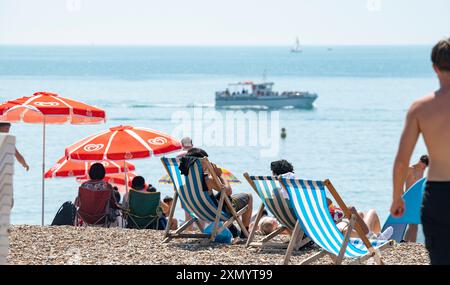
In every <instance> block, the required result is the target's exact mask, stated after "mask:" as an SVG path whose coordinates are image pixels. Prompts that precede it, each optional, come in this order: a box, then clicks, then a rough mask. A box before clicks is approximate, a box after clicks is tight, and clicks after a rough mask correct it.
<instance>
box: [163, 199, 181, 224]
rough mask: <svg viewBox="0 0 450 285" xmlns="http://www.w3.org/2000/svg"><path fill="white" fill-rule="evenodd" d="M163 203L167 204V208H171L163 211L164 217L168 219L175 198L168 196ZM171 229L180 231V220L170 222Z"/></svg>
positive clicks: (173, 219) (174, 219)
mask: <svg viewBox="0 0 450 285" xmlns="http://www.w3.org/2000/svg"><path fill="white" fill-rule="evenodd" d="M163 202H164V203H166V204H167V206H168V207H169V208H168V209H166V210H165V211H163V215H164V216H165V217H166V218H167V217H168V216H169V212H170V208H172V203H173V198H172V197H170V196H166V197H164V199H163ZM170 229H171V230H176V229H178V220H177V219H176V218H172V219H171V220H170Z"/></svg>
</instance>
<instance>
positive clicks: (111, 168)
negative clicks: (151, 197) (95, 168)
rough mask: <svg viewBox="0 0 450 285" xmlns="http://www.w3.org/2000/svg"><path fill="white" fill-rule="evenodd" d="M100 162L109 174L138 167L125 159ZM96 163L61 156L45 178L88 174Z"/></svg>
mask: <svg viewBox="0 0 450 285" xmlns="http://www.w3.org/2000/svg"><path fill="white" fill-rule="evenodd" d="M99 162H100V163H101V164H103V166H104V167H105V170H106V173H107V174H113V173H121V172H126V171H134V170H135V169H136V167H135V166H134V165H133V164H131V163H129V162H124V161H111V160H103V161H99ZM94 163H95V162H94V161H89V162H88V161H80V160H68V159H66V157H61V158H60V159H59V160H58V162H56V164H55V165H54V166H53V167H52V168H50V169H49V170H47V172H46V173H45V178H55V177H71V176H86V175H88V174H89V168H90V167H91V165H92V164H94Z"/></svg>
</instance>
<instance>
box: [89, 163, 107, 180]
mask: <svg viewBox="0 0 450 285" xmlns="http://www.w3.org/2000/svg"><path fill="white" fill-rule="evenodd" d="M105 174H106V170H105V167H104V166H103V164H101V163H99V162H96V163H94V164H92V165H91V168H89V178H91V179H92V180H102V179H103V178H105Z"/></svg>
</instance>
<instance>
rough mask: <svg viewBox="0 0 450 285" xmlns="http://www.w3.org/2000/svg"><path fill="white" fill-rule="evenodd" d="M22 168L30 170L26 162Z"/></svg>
mask: <svg viewBox="0 0 450 285" xmlns="http://www.w3.org/2000/svg"><path fill="white" fill-rule="evenodd" d="M22 166H23V168H25V170H26V171H28V170H30V167H29V166H28V164H27V163H26V162H24V163H23V164H22Z"/></svg>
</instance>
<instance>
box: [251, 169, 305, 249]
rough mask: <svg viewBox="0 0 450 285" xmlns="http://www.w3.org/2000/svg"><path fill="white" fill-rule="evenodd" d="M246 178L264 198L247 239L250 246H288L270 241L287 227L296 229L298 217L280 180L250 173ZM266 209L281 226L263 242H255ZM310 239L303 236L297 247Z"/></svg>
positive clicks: (291, 229)
mask: <svg viewBox="0 0 450 285" xmlns="http://www.w3.org/2000/svg"><path fill="white" fill-rule="evenodd" d="M244 177H245V179H247V181H248V183H249V184H250V186H251V187H252V189H253V190H254V191H255V192H256V194H258V196H259V197H260V199H261V200H262V203H261V206H260V207H259V210H258V213H257V215H256V219H255V222H254V224H255V226H254V227H253V229H252V231H251V232H250V235H249V238H248V240H247V247H248V246H261V247H262V246H267V245H270V246H272V247H286V246H285V245H284V244H279V243H278V244H274V243H270V244H269V243H268V242H269V241H270V240H272V239H273V238H274V237H276V236H278V235H279V234H281V233H282V232H283V231H285V230H286V229H288V230H290V231H291V232H292V231H293V230H294V227H295V223H296V222H297V217H296V216H295V213H294V210H293V209H292V208H291V207H290V202H289V200H288V199H287V198H285V197H284V196H283V193H282V192H281V188H280V187H281V186H280V182H278V180H277V178H275V177H272V176H250V175H249V174H248V173H244ZM264 209H267V210H269V212H270V213H272V215H273V216H274V217H275V218H276V219H277V220H278V222H279V223H280V224H281V226H280V227H279V228H278V229H276V230H274V231H273V232H272V233H270V234H268V235H267V236H266V237H265V238H264V239H262V240H261V242H253V239H254V236H255V232H256V228H257V227H256V225H257V224H258V223H259V221H260V219H261V216H262V212H263V211H264ZM309 241H310V239H309V238H307V239H303V236H301V237H300V240H298V244H297V248H300V247H301V246H303V245H305V244H306V243H308V242H309Z"/></svg>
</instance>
